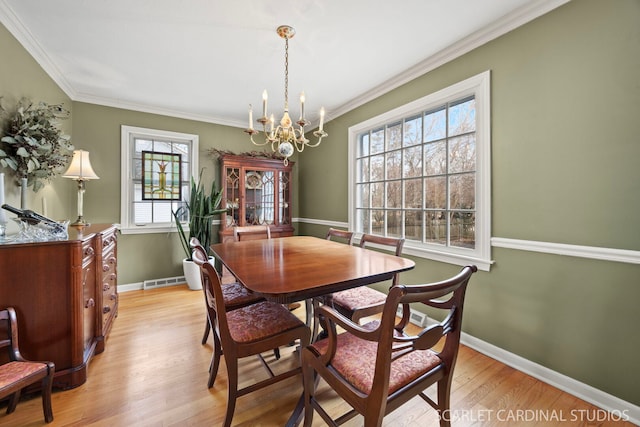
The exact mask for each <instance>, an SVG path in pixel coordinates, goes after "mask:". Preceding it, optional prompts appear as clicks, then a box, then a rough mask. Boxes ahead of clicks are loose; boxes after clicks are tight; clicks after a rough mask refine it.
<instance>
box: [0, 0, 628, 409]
mask: <svg viewBox="0 0 640 427" xmlns="http://www.w3.org/2000/svg"><path fill="white" fill-rule="evenodd" d="M639 22H640V2H638V1H637V0H616V1H615V2H614V1H599V0H580V1H573V2H570V3H568V4H566V5H564V6H562V7H560V8H558V9H557V10H555V11H553V12H550V13H549V14H547V15H545V16H542V17H540V18H539V19H537V20H535V21H533V22H531V23H529V24H526V25H524V26H523V27H521V28H518V29H516V30H514V31H512V32H511V33H509V34H506V35H504V36H502V37H500V38H498V39H496V40H494V41H492V42H490V43H487V44H486V45H484V46H481V47H479V48H477V49H475V50H473V51H472V52H470V53H468V54H466V55H464V56H462V57H461V58H459V59H457V60H454V61H452V62H450V63H448V64H445V65H443V66H441V67H439V68H437V69H435V70H433V71H431V72H429V73H427V74H425V75H424V76H421V77H419V78H417V79H415V80H413V81H411V82H409V83H407V84H405V85H403V86H401V87H399V88H397V89H395V90H393V91H392V92H390V93H389V94H386V95H384V96H382V97H380V98H378V99H375V100H373V101H371V102H369V103H367V104H365V105H363V106H361V107H359V108H357V109H355V110H353V111H351V112H349V113H347V114H344V115H343V116H341V117H338V118H335V119H333V120H331V121H330V122H329V123H327V124H326V130H327V131H328V132H329V135H330V137H329V138H327V139H326V140H325V141H323V143H322V144H321V146H320V147H318V148H315V149H313V150H310V151H305V153H304V155H303V156H301V157H300V158H299V159H297V160H298V163H297V166H296V168H295V169H294V170H295V171H296V173H297V177H296V179H295V187H294V200H296V201H297V203H295V205H294V206H295V207H296V209H297V210H296V211H295V212H294V216H298V217H301V218H310V219H315V220H320V221H329V222H332V221H333V222H337V223H342V222H346V221H347V220H348V218H347V202H348V200H347V187H346V182H347V171H348V164H347V131H348V128H349V126H352V125H354V124H357V123H359V122H361V121H363V120H366V119H369V118H371V117H373V116H376V115H378V114H381V113H383V112H385V111H387V110H389V109H392V108H395V107H397V106H400V105H403V104H405V103H407V102H409V101H412V100H415V99H417V98H420V97H422V96H425V95H427V94H429V93H432V92H434V91H436V90H439V89H442V88H444V87H447V86H448V85H451V84H453V83H456V82H458V81H460V80H463V79H465V78H467V77H470V76H472V75H475V74H478V73H480V72H482V71H485V70H487V69H490V70H491V71H492V93H491V94H492V191H493V193H492V197H493V208H492V219H493V224H492V228H493V230H492V236H494V237H502V238H511V239H523V240H534V241H541V242H553V243H565V244H573V245H585V246H595V247H606V248H615V249H629V250H635V251H639V250H640V226H638V224H637V221H635V219H636V218H637V216H638V215H637V212H639V211H640V188H639V187H640V172H638V167H637V166H636V164H635V163H636V162H637V160H638V159H640V144H638V142H637V141H638V138H637V136H636V133H637V130H636V126H635V119H637V118H638V117H640V88H639V83H638V82H639V81H640V80H639V78H638V76H640V49H639V48H638V46H640V29H639V28H640V25H638V23H639ZM0 52H2V53H3V57H5V58H8V60H7V61H5V66H3V67H0V88H1V93H0V95H4V97H5V103H7V101H11V102H13V100H15V99H17V98H19V97H21V96H25V95H26V96H30V97H32V98H34V99H36V100H43V101H46V102H49V103H57V102H65V105H66V106H67V107H68V108H69V109H70V110H71V111H72V120H69V121H67V122H65V126H67V127H69V126H72V132H71V135H72V140H73V142H74V143H75V144H76V146H77V147H78V148H83V149H87V150H89V151H90V152H91V161H92V164H93V166H94V168H95V170H96V172H97V173H98V175H99V176H100V178H101V179H100V180H98V181H90V182H89V183H88V184H87V192H86V195H85V216H86V217H87V218H88V219H89V220H91V221H92V222H119V217H120V194H119V192H120V126H121V125H123V124H125V125H130V126H140V127H149V128H158V129H166V130H171V131H176V132H187V133H197V134H199V135H200V144H201V147H200V155H201V157H200V166H201V167H206V168H207V170H206V179H207V180H209V179H213V177H214V176H217V167H216V165H215V164H214V163H213V161H212V160H211V159H210V158H208V157H207V156H206V150H207V149H208V148H210V147H218V148H222V149H229V150H232V151H234V152H244V151H250V150H252V149H253V147H252V146H251V145H250V144H249V143H248V141H247V139H246V136H245V134H244V133H242V131H241V129H235V128H229V127H225V126H219V125H213V124H208V123H201V122H196V121H190V120H184V119H177V118H170V117H165V116H160V115H154V114H147V113H139V112H133V111H128V110H123V109H117V108H110V107H101V106H96V105H92V104H86V103H81V102H73V103H72V105H69V103H70V101H69V98H68V97H67V96H66V95H65V94H64V92H63V91H61V90H60V89H59V88H58V87H57V86H56V85H55V83H54V82H53V81H52V80H51V79H50V78H49V77H48V76H47V75H46V73H44V71H43V70H42V69H41V67H40V66H39V65H38V64H37V63H36V62H35V61H33V59H32V58H31V57H30V56H29V54H28V53H27V52H26V51H25V50H24V49H23V48H22V47H21V46H20V45H19V43H17V42H16V40H15V39H14V38H13V37H12V36H11V35H10V34H9V33H8V32H7V31H6V30H5V29H4V27H2V26H0ZM6 64H11V66H7V65H6ZM340 72H344V70H342V71H340ZM5 105H6V104H5ZM69 129H70V128H69ZM328 165H329V167H328ZM328 171H330V172H328ZM43 191H44V192H45V193H42V194H46V195H47V198H48V199H47V201H48V206H49V213H50V215H51V216H53V217H56V218H75V213H76V200H75V183H74V182H73V181H71V180H67V179H61V178H59V179H56V180H54V182H53V183H52V184H51V185H49V186H47V188H45V190H43ZM17 197H18V194H17V189H15V190H14V193H12V194H8V202H9V203H13V204H17V203H16V202H17V200H18V198H17ZM41 197H42V195H41V194H32V195H31V197H30V203H33V204H34V205H38V203H40V200H41ZM49 197H51V199H53V198H54V197H55V200H49ZM297 229H298V230H297V231H298V232H299V234H311V235H322V234H324V232H325V231H326V226H319V225H313V224H309V223H298V224H297ZM119 245H120V246H119V260H118V262H119V265H118V273H119V279H118V281H119V284H126V283H133V282H139V281H142V280H145V279H154V278H162V277H168V276H177V275H181V266H180V258H181V256H180V250H179V247H178V244H177V241H176V240H175V233H171V234H164V233H160V234H149V235H123V236H121V237H120V241H119ZM492 258H493V259H494V260H495V265H494V266H493V267H492V268H491V271H490V272H479V273H478V274H477V275H476V276H475V277H474V278H473V279H472V283H471V286H470V289H469V292H468V300H467V306H466V307H467V308H466V314H465V321H464V330H465V331H466V332H467V333H469V334H471V335H473V336H475V337H477V338H479V339H481V340H484V341H487V342H489V343H492V344H495V345H497V346H498V347H501V348H503V349H505V350H507V351H510V352H513V353H515V354H518V355H521V356H523V357H524V358H526V359H529V360H531V361H533V362H537V363H540V364H541V365H544V366H546V367H548V368H550V369H552V370H554V371H557V372H560V373H563V374H566V375H568V376H570V377H572V378H575V379H576V380H578V381H581V382H584V383H586V384H589V385H591V386H593V387H595V388H597V389H600V390H602V391H605V392H608V393H610V394H612V395H614V396H616V397H619V398H621V399H624V400H626V401H629V402H631V403H634V404H636V405H638V404H640V396H639V395H638V393H637V390H638V387H637V384H638V383H640V370H639V369H638V368H637V362H636V359H637V354H638V353H639V352H640V334H638V332H637V325H638V324H639V323H640V322H639V320H640V316H639V315H638V314H637V313H638V310H637V304H638V301H640V286H638V284H639V280H638V277H639V276H640V266H638V265H636V264H625V263H617V262H607V261H597V260H588V259H582V258H574V257H568V256H560V255H553V254H545V253H534V252H527V251H519V250H511V249H504V248H497V247H494V248H493V251H492ZM414 259H415V261H416V268H415V269H414V270H413V271H411V272H408V273H406V274H403V277H402V281H403V282H405V283H423V282H428V281H431V280H437V279H441V278H443V277H446V276H450V275H453V274H454V273H455V272H457V271H458V270H459V267H458V266H454V265H448V264H443V263H437V262H432V261H428V260H424V259H418V258H414ZM609 355H613V356H614V357H613V358H610V357H608V356H609Z"/></svg>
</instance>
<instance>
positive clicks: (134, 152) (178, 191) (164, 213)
mask: <svg viewBox="0 0 640 427" xmlns="http://www.w3.org/2000/svg"><path fill="white" fill-rule="evenodd" d="M121 148H122V150H121V153H122V154H121V155H122V159H121V164H122V176H121V178H120V180H121V205H120V206H121V209H120V222H121V229H122V232H123V233H125V234H127V233H131V234H133V233H160V232H167V231H171V230H172V229H174V226H173V215H172V213H171V212H172V211H175V210H176V209H178V207H180V205H182V204H184V200H188V198H189V191H190V182H191V177H195V175H196V172H197V170H198V158H197V153H198V135H192V134H185V133H177V132H169V131H163V130H156V129H145V128H138V127H132V126H122V130H121ZM175 195H180V197H176V196H175Z"/></svg>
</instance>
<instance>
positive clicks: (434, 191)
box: [424, 176, 447, 209]
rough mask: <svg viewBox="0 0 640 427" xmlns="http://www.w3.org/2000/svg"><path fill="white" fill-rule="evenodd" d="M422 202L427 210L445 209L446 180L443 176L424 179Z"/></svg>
mask: <svg viewBox="0 0 640 427" xmlns="http://www.w3.org/2000/svg"><path fill="white" fill-rule="evenodd" d="M424 200H425V202H426V203H425V204H426V208H427V209H446V208H447V179H446V177H444V176H437V177H433V178H425V179H424Z"/></svg>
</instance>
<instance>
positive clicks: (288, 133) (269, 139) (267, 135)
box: [245, 25, 328, 166]
mask: <svg viewBox="0 0 640 427" xmlns="http://www.w3.org/2000/svg"><path fill="white" fill-rule="evenodd" d="M276 31H277V33H278V35H279V36H280V37H281V38H283V39H284V113H283V115H282V119H280V124H279V125H278V126H276V125H275V121H274V116H273V113H272V114H271V116H270V117H267V91H266V90H265V91H264V92H263V93H262V117H260V118H259V119H257V120H256V121H257V122H258V123H260V124H261V125H262V132H263V133H264V142H256V141H255V140H254V139H253V136H254V135H255V134H257V133H259V131H257V130H255V129H254V128H253V108H252V106H251V104H249V128H248V129H246V130H245V132H246V133H248V134H249V136H250V138H251V142H252V143H253V144H255V145H258V146H262V145H267V144H271V149H272V150H273V151H274V152H278V153H279V154H280V155H281V156H283V157H284V164H285V166H286V165H287V164H289V157H291V156H292V155H293V153H294V152H295V150H298V152H302V150H304V148H305V147H317V146H318V145H320V142H322V138H324V137H325V136H328V134H327V133H326V132H325V131H324V130H323V129H322V128H323V124H324V108H321V109H320V125H319V126H318V130H316V131H315V132H313V135H314V136H315V137H316V138H318V139H317V141H316V142H315V143H311V141H309V140H308V139H307V138H306V137H305V134H304V128H305V126H307V125H309V124H310V122H309V121H307V119H305V117H304V101H305V96H304V92H302V93H301V94H300V118H299V119H298V121H297V122H296V123H295V124H296V125H298V127H295V126H294V124H293V121H292V120H291V118H290V117H289V39H290V38H292V37H293V36H294V35H295V34H296V30H295V29H294V28H293V27H290V26H288V25H281V26H279V27H278V28H277V30H276Z"/></svg>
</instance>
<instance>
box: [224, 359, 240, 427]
mask: <svg viewBox="0 0 640 427" xmlns="http://www.w3.org/2000/svg"><path fill="white" fill-rule="evenodd" d="M227 382H228V384H229V388H228V396H227V413H226V415H225V417H224V427H230V426H231V421H232V420H233V413H234V412H235V410H236V399H237V398H238V361H237V359H232V360H227Z"/></svg>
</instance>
